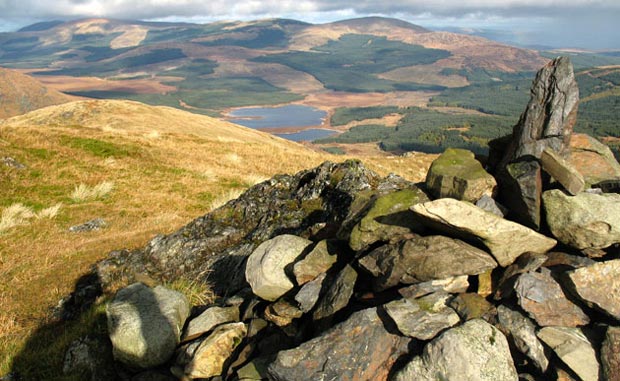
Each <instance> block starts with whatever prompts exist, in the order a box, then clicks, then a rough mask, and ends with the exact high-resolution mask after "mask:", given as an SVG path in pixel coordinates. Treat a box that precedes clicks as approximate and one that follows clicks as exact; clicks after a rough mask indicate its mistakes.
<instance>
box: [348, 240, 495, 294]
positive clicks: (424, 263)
mask: <svg viewBox="0 0 620 381" xmlns="http://www.w3.org/2000/svg"><path fill="white" fill-rule="evenodd" d="M359 263H360V265H362V267H364V268H365V269H366V270H368V271H369V272H370V273H371V274H372V275H373V276H374V277H375V279H373V286H374V287H375V289H377V290H379V291H381V290H385V289H388V288H390V287H393V286H396V285H397V284H399V283H402V284H413V283H419V282H426V281H429V280H434V279H444V278H448V277H452V276H459V275H475V274H480V273H483V272H485V271H487V270H489V269H493V268H495V267H496V266H497V263H495V261H494V260H493V258H492V257H491V256H490V255H489V254H487V253H485V252H484V251H482V250H480V249H478V248H475V247H473V246H471V245H469V244H467V243H465V242H463V241H460V240H457V239H452V238H448V237H444V236H438V235H437V236H428V237H414V238H411V239H407V240H404V241H401V242H398V243H395V244H392V245H385V246H382V247H379V248H377V249H375V250H373V251H372V252H370V253H369V254H368V255H367V256H365V257H363V258H361V259H360V260H359Z"/></svg>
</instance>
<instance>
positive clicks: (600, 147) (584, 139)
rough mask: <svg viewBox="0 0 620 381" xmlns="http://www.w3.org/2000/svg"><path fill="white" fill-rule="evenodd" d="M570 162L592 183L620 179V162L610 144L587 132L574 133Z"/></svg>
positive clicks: (586, 180)
mask: <svg viewBox="0 0 620 381" xmlns="http://www.w3.org/2000/svg"><path fill="white" fill-rule="evenodd" d="M568 162H569V163H570V164H571V165H572V166H573V167H575V169H577V171H578V172H579V173H581V175H582V176H583V178H584V180H585V182H586V184H588V185H592V184H596V183H599V182H601V181H605V180H610V179H620V164H618V161H617V160H616V158H615V157H614V154H613V153H612V152H611V149H609V147H608V146H606V145H605V144H603V143H601V142H599V141H598V140H596V139H594V138H593V137H591V136H588V135H586V134H573V135H572V136H571V140H570V156H569V157H568Z"/></svg>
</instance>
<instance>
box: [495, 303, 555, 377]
mask: <svg viewBox="0 0 620 381" xmlns="http://www.w3.org/2000/svg"><path fill="white" fill-rule="evenodd" d="M497 318H498V320H499V325H500V329H501V330H502V331H503V332H504V333H506V336H507V337H508V339H509V340H511V341H512V343H513V344H514V346H515V347H516V348H517V349H518V350H519V351H520V352H521V353H523V354H524V355H526V356H527V357H528V358H529V359H530V360H532V362H533V363H534V365H536V367H537V368H538V369H539V370H540V371H541V372H543V373H544V372H546V371H547V367H548V366H549V360H548V359H547V356H546V355H545V348H544V347H543V345H542V343H541V342H540V341H539V340H538V337H536V326H535V325H534V323H532V321H531V320H530V319H528V318H527V317H526V316H524V315H523V314H521V313H520V312H518V311H514V310H511V309H510V308H508V307H506V306H503V305H501V306H499V307H497Z"/></svg>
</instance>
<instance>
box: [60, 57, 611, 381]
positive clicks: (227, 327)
mask: <svg viewBox="0 0 620 381" xmlns="http://www.w3.org/2000/svg"><path fill="white" fill-rule="evenodd" d="M575 88H576V87H575V86H574V78H573V75H572V67H571V66H570V63H569V62H568V60H567V59H557V60H555V61H553V62H552V63H550V64H549V65H547V66H545V68H543V69H542V70H541V72H540V73H539V75H538V76H537V77H536V81H535V82H534V84H533V88H532V89H533V90H532V101H531V102H530V104H529V105H528V109H527V110H526V111H525V113H524V115H523V116H522V117H521V120H520V121H519V123H518V124H517V125H516V126H515V131H514V133H513V135H512V136H510V137H509V138H503V139H501V140H500V142H499V143H498V142H495V143H493V144H494V145H495V146H494V147H492V148H493V149H495V150H496V149H497V148H498V147H499V146H500V143H501V144H503V147H504V152H503V153H501V154H499V155H498V153H497V152H495V153H493V150H492V155H491V156H493V155H495V158H496V159H495V161H494V159H492V158H491V159H490V160H489V162H488V164H489V166H487V167H486V169H485V167H484V166H483V165H482V164H481V163H480V162H477V161H476V160H477V159H476V158H475V157H474V156H473V154H471V153H468V152H463V151H462V150H451V151H449V152H447V153H446V154H444V155H442V156H440V157H439V158H438V159H437V160H438V162H437V163H435V164H434V165H433V167H432V169H431V172H432V173H430V174H429V176H427V180H426V182H425V183H420V184H413V183H411V182H408V181H406V180H404V179H402V178H400V177H398V176H396V175H390V176H388V177H386V178H382V177H380V176H379V175H377V174H375V173H373V172H372V171H370V170H368V169H367V168H366V167H365V166H364V165H363V164H362V163H360V162H358V161H347V162H344V163H340V164H334V163H324V164H323V165H321V166H319V167H317V168H314V169H309V170H305V171H302V172H300V173H298V174H296V175H281V176H276V177H274V178H273V179H271V180H268V181H265V182H263V183H261V184H259V185H256V186H254V187H253V188H251V189H249V190H248V191H247V192H246V193H244V194H243V195H242V196H240V197H239V198H238V199H237V200H233V201H230V202H229V203H227V204H226V205H224V206H222V207H221V208H219V209H217V210H215V211H213V212H211V213H210V214H207V215H205V216H204V217H201V218H198V219H197V220H195V221H193V222H191V223H189V224H188V225H187V226H185V227H183V228H182V229H180V230H179V231H177V232H175V233H173V234H171V235H168V236H158V237H155V238H154V239H153V240H152V241H151V242H150V243H149V244H148V245H147V246H146V247H145V248H143V249H138V250H133V251H128V250H122V251H117V252H113V253H111V254H110V256H109V257H108V258H107V259H105V260H104V261H102V262H100V263H99V264H98V265H97V266H96V269H95V272H96V274H97V276H98V277H99V279H100V280H101V282H102V283H103V285H104V287H108V288H111V287H113V286H118V284H119V283H121V284H123V283H124V285H127V284H131V285H129V286H127V287H125V288H122V289H121V290H120V291H118V292H117V293H116V296H114V297H112V298H111V300H110V302H109V306H108V319H109V326H110V335H111V336H110V337H111V342H112V348H110V349H109V352H110V355H113V356H114V358H115V361H116V365H115V368H114V369H116V370H117V373H118V378H119V379H123V380H143V379H157V380H175V379H178V380H191V379H208V380H276V381H300V380H301V381H303V380H308V381H310V380H313V381H314V380H372V381H383V380H399V381H400V380H402V381H409V380H451V381H457V380H458V381H461V380H472V381H486V380H488V381H497V380H500V381H503V380H514V381H517V380H582V381H590V380H593V381H594V380H618V379H620V371H619V369H620V367H619V366H618V354H619V353H620V351H619V350H618V348H620V334H618V332H619V331H620V310H619V308H618V306H620V286H619V284H618V278H619V277H620V265H619V263H620V236H618V212H617V210H618V204H620V202H619V201H618V195H617V194H613V193H605V192H610V190H613V189H614V188H613V187H611V188H610V187H607V188H606V187H600V186H596V184H600V183H601V182H605V181H608V182H612V183H613V182H617V181H619V179H620V178H619V177H617V172H616V171H613V170H612V171H605V170H600V168H602V167H601V166H600V165H598V164H597V163H600V162H605V163H610V165H608V167H609V168H617V167H618V163H617V162H615V160H614V162H613V163H611V162H610V160H613V158H610V156H609V155H607V154H606V153H605V150H604V149H599V150H598V151H596V152H600V154H597V153H596V152H595V151H594V150H590V151H588V155H589V156H587V157H586V156H584V155H582V154H581V153H580V151H579V150H575V149H573V148H574V147H578V146H581V147H583V146H584V144H585V143H584V142H586V143H587V145H589V146H598V144H600V143H598V142H595V141H594V140H593V139H592V138H589V137H588V138H584V137H583V136H581V135H578V136H575V135H573V134H572V126H573V124H574V120H575V117H576V109H577V103H578V94H577V93H576V90H575ZM573 153H574V156H573ZM588 157H589V158H588ZM588 160H590V161H591V163H592V165H591V166H589V165H588V164H587V161H588ZM451 163H454V166H451ZM588 168H595V169H596V174H595V176H594V178H596V181H597V182H596V183H593V181H591V179H592V178H593V176H591V175H590V174H589V173H588ZM496 190H499V193H498V192H497V191H496ZM507 199H512V201H514V202H505V200H507ZM502 204H503V205H502ZM476 205H478V206H476ZM498 211H499V212H498ZM504 215H505V216H506V217H503V216H504ZM145 277H148V279H154V280H162V281H171V280H176V279H186V280H190V281H193V282H205V283H206V284H209V285H210V286H211V287H212V289H213V290H214V292H215V294H216V295H217V297H216V298H215V300H214V302H212V303H209V304H208V305H195V306H193V308H191V313H189V314H188V311H189V306H187V300H186V299H185V297H184V296H183V295H181V294H179V293H177V292H172V291H169V290H166V289H165V288H164V287H162V286H157V287H154V288H151V287H148V286H146V285H144V284H142V283H138V282H139V280H141V279H145ZM188 315H189V316H188ZM121 338H129V341H130V342H129V343H126V342H124V341H123V340H121ZM93 342H96V341H93V340H85V339H84V340H81V341H80V342H79V343H76V345H75V346H72V351H73V352H71V353H69V354H68V356H69V355H70V358H75V357H76V354H75V350H76V349H75V348H85V349H84V351H83V353H84V356H87V355H88V354H89V353H97V352H96V351H93V350H92V349H88V346H89V343H93ZM67 369H69V370H71V369H73V370H75V369H82V370H83V371H84V372H88V373H89V374H88V375H83V379H88V377H90V379H93V380H94V379H101V376H100V374H102V372H104V373H103V374H109V368H107V369H99V368H97V367H95V366H91V367H77V366H74V367H71V366H68V367H67ZM84 369H86V370H84ZM105 372H108V373H105Z"/></svg>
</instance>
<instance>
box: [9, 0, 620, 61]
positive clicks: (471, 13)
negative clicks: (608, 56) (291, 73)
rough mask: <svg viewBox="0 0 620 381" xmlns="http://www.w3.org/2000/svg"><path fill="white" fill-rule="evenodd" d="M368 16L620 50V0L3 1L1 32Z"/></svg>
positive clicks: (533, 41)
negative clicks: (111, 21) (107, 21)
mask: <svg viewBox="0 0 620 381" xmlns="http://www.w3.org/2000/svg"><path fill="white" fill-rule="evenodd" d="M363 16H387V17H396V18H400V19H403V20H406V21H410V22H413V23H415V24H418V25H422V26H425V27H431V28H441V27H462V28H475V29H496V30H504V31H509V32H510V33H511V39H512V40H513V41H515V42H518V43H521V44H530V45H531V44H535V45H553V46H556V47H582V48H590V49H620V38H618V36H620V22H619V21H618V20H620V0H458V1H456V0H405V1H376V0H356V1H351V0H295V1H291V0H280V1H275V0H239V1H230V0H227V1H222V0H210V1H204V0H54V1H49V0H0V31H10V30H16V29H18V28H20V27H22V26H25V25H28V24H31V23H34V22H38V21H45V20H69V19H76V18H84V17H110V18H120V19H139V20H166V21H190V22H201V23H204V22H211V21H218V20H249V19H260V18H271V17H285V18H293V19H297V20H302V21H307V22H313V23H322V22H330V21H336V20H342V19H347V18H354V17H363Z"/></svg>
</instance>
